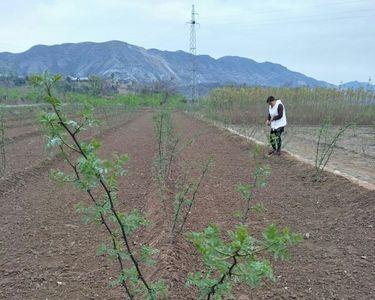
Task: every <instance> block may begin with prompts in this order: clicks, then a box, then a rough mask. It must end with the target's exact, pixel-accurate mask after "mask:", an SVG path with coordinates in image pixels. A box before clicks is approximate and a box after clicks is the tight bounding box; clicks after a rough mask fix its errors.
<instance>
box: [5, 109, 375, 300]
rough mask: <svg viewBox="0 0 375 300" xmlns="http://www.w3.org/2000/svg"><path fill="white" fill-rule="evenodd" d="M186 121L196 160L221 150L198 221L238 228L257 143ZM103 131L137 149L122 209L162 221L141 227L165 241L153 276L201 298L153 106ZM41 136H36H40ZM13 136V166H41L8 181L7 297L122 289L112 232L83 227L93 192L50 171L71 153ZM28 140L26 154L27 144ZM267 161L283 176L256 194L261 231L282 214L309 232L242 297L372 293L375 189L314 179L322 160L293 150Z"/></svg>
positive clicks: (95, 295)
mask: <svg viewBox="0 0 375 300" xmlns="http://www.w3.org/2000/svg"><path fill="white" fill-rule="evenodd" d="M174 121H175V124H176V127H177V130H178V132H179V134H180V135H181V136H182V137H183V138H184V139H186V140H189V139H191V138H193V137H194V142H193V144H192V145H191V146H190V147H188V148H186V150H184V152H183V156H184V158H185V159H186V160H187V161H189V160H191V161H203V160H205V159H207V158H208V157H211V156H212V157H213V160H214V165H213V167H212V169H211V171H210V172H209V174H208V176H207V178H206V180H205V181H204V183H203V186H202V189H201V190H200V191H199V193H198V196H197V199H196V205H195V206H194V207H193V210H192V213H191V217H190V219H189V220H188V224H187V228H188V230H202V229H203V228H205V227H206V226H207V225H208V224H210V223H217V224H219V225H220V226H221V227H222V228H223V229H230V228H231V227H232V226H233V225H234V224H235V222H236V220H235V217H234V211H235V210H236V208H238V206H239V205H241V201H242V200H241V197H240V195H239V194H238V193H237V192H236V184H238V183H241V182H246V181H248V180H249V177H250V176H251V175H250V174H251V171H252V170H253V168H254V162H253V161H252V156H251V154H250V149H251V147H252V145H251V144H250V143H249V142H247V141H246V140H244V139H242V138H240V137H236V136H234V135H232V134H230V133H228V132H223V131H221V130H219V129H217V128H216V127H214V126H209V125H207V124H205V123H203V122H200V121H197V120H195V119H192V118H191V117H189V116H187V115H184V114H180V113H176V114H174ZM98 130H99V129H98ZM97 134H99V136H100V139H102V140H103V148H102V149H101V153H102V155H103V156H110V155H112V154H114V153H128V154H129V157H130V161H129V164H128V166H127V169H128V171H129V172H128V176H126V177H124V178H123V179H122V181H121V182H120V193H119V198H120V199H123V201H122V202H120V203H119V204H120V205H121V208H122V209H123V210H129V209H132V208H135V207H136V208H138V209H140V210H142V211H143V212H145V213H146V214H147V215H149V217H150V219H151V220H152V221H153V225H152V226H151V227H150V228H148V229H147V230H145V231H143V232H140V233H139V237H140V239H141V240H142V242H145V243H148V244H150V245H152V246H154V247H156V248H158V249H160V250H161V251H160V254H159V257H158V259H157V260H158V264H157V265H156V266H155V267H154V268H150V269H149V270H146V271H147V272H146V273H147V276H148V277H152V276H158V277H163V278H165V280H166V281H167V283H168V285H169V295H168V298H170V299H195V298H196V291H195V290H194V289H186V288H185V287H184V285H185V281H186V277H187V274H188V272H191V271H196V270H197V269H199V267H200V266H201V264H202V262H201V261H200V257H199V255H198V254H197V253H196V252H195V250H194V248H193V246H192V245H191V244H190V243H189V242H188V241H186V240H185V238H183V237H181V238H179V239H178V241H177V243H176V244H175V246H174V248H173V249H171V248H170V247H169V244H168V243H167V242H166V237H165V234H164V233H163V232H164V231H163V230H164V228H163V225H162V218H163V216H162V215H161V203H160V200H159V199H158V191H157V187H156V185H155V183H154V179H153V176H152V172H151V170H152V165H153V160H154V156H155V153H156V141H155V138H154V132H153V123H152V113H151V112H149V111H145V112H143V113H140V114H133V115H131V116H130V117H129V118H128V119H126V120H122V121H120V122H119V123H117V126H114V127H113V128H112V129H107V130H102V132H97ZM34 139H35V142H34V146H30V145H31V144H30V143H31V141H32V140H34ZM290 143H291V142H290ZM11 146H12V147H14V148H12V150H11V151H10V153H11V154H10V155H11V156H10V158H9V159H10V160H11V161H14V162H13V165H12V164H11V169H12V170H19V171H20V170H22V169H24V168H25V167H26V164H29V163H30V162H28V161H27V160H26V157H28V158H29V159H30V160H31V161H33V162H34V163H36V167H34V168H33V172H32V173H30V174H29V173H27V172H25V173H24V174H22V172H18V171H17V172H16V173H17V174H18V176H19V177H20V180H21V181H22V184H17V185H14V186H13V187H12V188H10V186H9V182H8V184H7V182H6V181H4V180H1V181H2V182H1V184H0V205H1V207H2V211H3V218H1V219H0V237H1V238H0V243H1V247H0V249H1V250H0V275H1V276H0V277H1V279H0V298H4V299H41V298H42V299H46V298H48V299H121V297H122V295H123V291H122V290H121V288H109V287H108V281H109V280H110V278H112V279H113V277H115V276H116V274H117V273H116V272H117V270H116V268H115V266H113V265H112V264H110V263H108V261H107V260H106V259H105V258H103V257H101V256H99V257H97V256H95V252H96V248H97V246H98V244H99V243H100V242H101V241H102V240H103V239H104V236H105V235H104V232H99V233H98V231H97V230H95V228H93V227H92V226H88V225H83V224H82V223H81V218H80V216H79V215H78V214H76V213H75V212H74V208H73V206H74V204H75V203H76V202H77V201H81V200H82V198H83V197H86V196H85V195H82V194H81V193H79V192H77V191H74V190H73V189H72V188H71V187H70V186H61V185H57V184H56V183H55V182H53V181H52V180H50V179H49V169H50V168H51V167H54V168H61V169H64V168H65V166H64V163H63V162H62V161H61V159H59V158H57V157H54V156H53V157H51V158H50V162H49V163H48V164H47V165H43V162H44V161H45V158H46V157H47V155H46V153H45V151H44V150H43V149H44V146H43V141H42V139H41V137H38V138H35V137H34V138H28V139H19V140H17V141H16V142H15V143H13V144H12V145H11ZM25 149H28V150H25ZM17 150H18V151H19V152H20V154H19V155H20V156H17V155H16V154H15V153H16V152H17ZM25 151H27V152H25ZM29 152H30V153H29ZM21 156H23V157H24V159H23V160H22V159H21ZM264 160H266V161H267V162H268V163H269V164H270V166H271V177H270V178H269V180H268V181H269V186H268V187H267V189H265V190H263V191H262V192H258V193H256V200H257V201H259V202H262V203H263V204H264V206H265V207H266V209H267V211H266V212H265V213H263V214H260V215H257V214H254V215H252V216H251V218H250V220H249V222H248V223H249V224H248V225H249V227H250V229H251V231H252V232H253V233H254V234H255V235H257V233H259V232H261V231H262V230H263V229H264V227H265V226H266V225H268V224H270V223H275V224H277V225H280V226H289V227H290V228H291V229H292V230H293V231H296V232H300V233H301V234H303V235H304V236H305V237H306V238H305V240H304V241H303V242H302V243H301V244H300V245H299V246H297V247H294V248H292V249H291V252H292V261H291V262H277V263H275V273H276V274H275V275H276V277H277V278H278V281H277V282H276V284H274V285H273V284H270V283H265V284H264V285H263V287H261V288H260V289H257V290H249V289H248V288H246V287H243V286H240V287H238V288H237V289H236V290H235V294H236V296H237V297H241V299H253V298H257V299H272V298H278V299H290V298H298V299H302V298H303V299H317V298H319V299H322V298H325V299H327V298H328V299H330V298H340V299H341V298H353V299H369V298H372V297H373V296H374V294H375V288H374V286H373V281H374V278H373V275H372V274H374V273H375V267H374V266H375V257H374V253H373V245H374V227H373V226H374V224H373V220H372V217H373V215H374V213H375V208H374V205H373V193H372V192H371V191H368V190H366V189H364V188H361V187H359V186H357V185H355V184H352V183H350V182H349V181H348V180H346V179H344V178H341V177H337V176H334V175H332V174H328V173H326V174H324V176H325V180H324V181H323V182H321V183H314V182H312V180H311V178H312V175H313V173H314V172H313V168H312V167H309V166H307V165H305V164H303V163H300V162H297V161H295V160H293V159H292V158H291V157H289V156H288V155H283V156H281V157H271V158H267V157H265V158H264ZM10 175H12V174H10ZM15 208H16V209H15Z"/></svg>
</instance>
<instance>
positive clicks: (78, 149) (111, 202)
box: [32, 75, 165, 299]
mask: <svg viewBox="0 0 375 300" xmlns="http://www.w3.org/2000/svg"><path fill="white" fill-rule="evenodd" d="M59 79H60V77H59V76H54V77H50V76H48V75H45V76H34V77H32V81H33V83H34V84H35V85H38V86H41V87H42V88H43V89H44V92H45V97H44V100H45V101H46V102H47V103H48V104H49V105H50V106H51V108H52V112H45V113H44V114H43V115H42V117H41V122H42V124H43V125H44V126H45V128H46V129H47V130H48V142H47V145H48V146H49V147H51V148H57V149H59V151H60V154H61V156H62V157H63V158H64V159H65V161H66V162H67V164H68V165H69V166H70V168H71V173H64V172H62V171H60V170H55V171H53V175H54V177H55V178H56V179H57V180H59V181H61V182H68V183H71V184H73V185H74V186H75V187H76V188H78V189H80V190H82V191H84V192H85V193H86V194H87V196H88V200H89V203H91V204H89V203H87V204H85V203H83V202H79V203H77V205H76V209H77V211H78V212H80V213H82V214H83V216H84V221H85V223H92V224H94V225H96V226H102V227H104V228H105V229H106V231H107V233H108V242H105V243H103V244H101V245H100V246H99V248H98V254H99V255H107V256H108V257H109V258H110V260H112V261H117V262H118V266H119V276H118V278H117V280H115V281H113V282H112V284H113V285H121V286H123V288H124V291H125V294H126V296H127V297H128V298H130V299H134V298H135V297H140V298H143V299H145V298H147V299H157V298H158V297H159V295H163V294H164V293H165V287H164V283H163V282H162V281H156V280H148V279H146V277H145V276H144V273H143V271H142V265H152V264H154V260H153V258H152V257H153V256H154V255H155V253H157V250H156V249H153V248H151V247H150V246H147V245H141V246H140V248H139V249H138V248H137V249H134V248H133V247H132V243H131V241H130V238H132V237H134V233H135V232H136V231H137V230H138V229H140V228H141V227H144V226H146V225H147V224H148V223H149V221H148V220H147V219H146V218H145V217H144V216H143V215H142V214H141V213H139V212H138V211H136V210H133V211H130V212H127V213H123V212H120V211H119V210H118V203H117V202H118V178H119V177H120V176H124V175H125V174H126V172H125V169H124V168H123V166H124V164H125V163H126V162H127V160H128V156H127V155H116V156H115V157H114V158H113V160H103V159H100V158H99V155H98V150H99V148H100V142H99V141H98V140H96V139H92V140H91V141H89V142H83V141H82V140H81V137H80V134H81V133H82V132H83V131H84V130H85V128H86V127H90V126H94V125H95V124H96V121H95V120H93V118H92V110H91V109H89V108H87V107H86V108H85V109H84V110H82V112H81V113H79V115H80V118H79V119H78V120H72V119H69V118H67V116H66V115H64V113H63V112H62V110H61V105H62V103H61V101H60V100H59V99H58V98H56V97H55V96H54V95H53V93H52V89H53V86H54V85H55V84H56V82H58V81H59Z"/></svg>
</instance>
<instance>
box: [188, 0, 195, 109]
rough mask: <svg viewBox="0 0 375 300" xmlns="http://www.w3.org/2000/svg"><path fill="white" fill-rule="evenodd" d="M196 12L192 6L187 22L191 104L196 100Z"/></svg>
mask: <svg viewBox="0 0 375 300" xmlns="http://www.w3.org/2000/svg"><path fill="white" fill-rule="evenodd" d="M196 15H197V12H196V11H195V7H194V4H193V5H192V7H191V20H190V22H188V23H189V24H190V54H191V81H190V89H191V99H190V100H191V102H193V101H195V100H196V99H197V64H196V55H197V37H196V31H195V26H196V24H197V22H196V19H195V16H196Z"/></svg>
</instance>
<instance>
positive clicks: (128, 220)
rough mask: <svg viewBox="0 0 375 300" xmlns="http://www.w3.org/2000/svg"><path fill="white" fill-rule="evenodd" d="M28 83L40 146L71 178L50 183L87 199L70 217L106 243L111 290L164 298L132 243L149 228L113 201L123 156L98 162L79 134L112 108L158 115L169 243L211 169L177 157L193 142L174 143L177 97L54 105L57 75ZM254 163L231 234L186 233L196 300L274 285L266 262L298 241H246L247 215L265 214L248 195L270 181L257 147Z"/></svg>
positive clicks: (70, 99) (285, 235)
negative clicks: (42, 134) (99, 232)
mask: <svg viewBox="0 0 375 300" xmlns="http://www.w3.org/2000/svg"><path fill="white" fill-rule="evenodd" d="M30 80H31V82H32V83H33V84H34V85H35V86H38V87H39V88H40V91H42V93H43V94H42V95H43V100H44V101H45V103H46V104H47V107H46V109H45V111H44V113H43V114H42V115H41V123H42V124H43V126H44V128H45V129H46V131H47V133H48V137H47V147H49V148H55V149H57V150H58V152H59V154H60V155H61V157H63V158H64V160H65V161H66V163H67V166H69V167H70V171H64V172H63V171H61V170H53V171H52V175H53V177H54V178H55V179H56V180H58V181H60V182H62V183H68V184H72V185H73V186H75V187H76V188H77V189H79V190H81V191H82V192H83V193H85V194H86V196H87V201H82V202H78V203H77V204H76V211H77V212H79V213H81V214H82V215H83V221H84V222H85V223H90V224H93V225H95V226H96V228H103V229H104V230H105V232H106V233H107V240H105V241H103V243H102V244H101V245H99V247H98V249H97V254H98V255H105V256H106V257H108V258H109V260H110V261H111V262H116V263H117V266H118V276H117V279H115V280H114V281H112V282H111V285H113V286H116V285H120V286H122V287H123V290H124V295H125V297H126V298H129V299H159V298H163V297H165V296H166V293H167V290H166V285H165V283H164V282H163V281H162V280H159V278H150V277H148V276H147V275H146V272H147V271H145V270H148V269H149V267H150V266H153V265H155V263H156V261H155V255H156V254H157V253H158V250H157V249H154V248H152V247H150V246H148V245H146V244H142V243H141V242H140V241H137V238H138V231H139V230H145V229H146V228H147V226H149V224H150V221H149V220H148V219H147V218H146V217H145V216H144V215H143V214H142V213H140V212H139V211H137V210H130V209H129V211H121V210H120V207H121V203H122V202H121V201H120V200H122V201H123V200H124V199H119V198H118V194H119V193H118V192H119V186H118V182H119V179H120V177H121V176H125V175H126V170H125V169H124V165H125V164H126V163H127V161H128V156H127V155H126V154H125V155H115V156H114V157H113V159H102V158H100V156H99V149H100V147H101V143H100V141H98V140H97V139H95V138H92V139H89V140H87V138H84V136H83V133H84V132H85V130H86V129H89V128H91V127H94V126H98V125H100V122H98V121H97V120H95V119H94V118H93V114H94V113H99V114H101V113H102V114H103V115H104V117H105V118H107V117H108V116H107V114H111V119H112V114H113V112H114V111H115V112H116V111H117V110H119V108H121V109H127V110H131V109H133V108H134V109H136V108H139V107H142V106H146V107H152V108H157V109H156V112H155V114H154V129H155V135H156V138H157V139H156V140H157V149H158V150H157V154H156V158H155V165H154V166H155V174H156V181H157V184H158V186H159V189H160V196H161V199H162V202H163V205H164V213H165V214H166V218H165V222H167V223H166V224H167V225H168V226H166V227H165V230H167V231H168V232H167V234H170V235H171V236H172V242H173V240H174V239H173V237H176V236H177V235H180V236H182V235H181V234H182V233H184V229H185V225H186V221H187V219H188V218H189V216H190V214H191V212H192V207H193V205H194V203H195V201H196V195H197V192H198V190H199V189H200V187H201V185H202V182H203V180H204V178H205V176H206V174H207V173H208V171H209V169H210V168H211V167H212V162H211V159H209V160H208V161H207V162H204V163H192V162H191V161H189V160H186V158H184V157H183V155H181V153H182V152H183V150H184V149H185V148H186V147H188V146H189V145H191V144H192V143H193V141H194V138H193V139H192V140H189V141H187V142H185V143H181V138H180V137H179V136H178V134H177V131H176V129H175V128H174V123H173V118H172V112H173V110H174V109H176V108H184V107H185V106H184V105H185V104H184V102H183V101H182V98H181V97H178V96H175V95H172V94H169V93H168V94H167V93H166V92H163V91H160V92H158V93H157V94H153V95H151V94H143V95H111V96H107V97H102V96H98V95H96V96H94V95H93V94H90V95H88V94H78V93H72V92H69V93H65V95H64V101H61V100H60V99H59V97H58V96H55V94H54V93H53V90H54V87H55V86H56V85H57V83H58V82H59V80H60V77H59V76H53V77H52V76H50V75H48V74H44V75H43V76H33V77H31V78H30ZM107 107H108V108H109V109H108V110H107V109H106V108H107ZM253 157H254V160H255V169H254V171H253V172H252V173H251V175H252V177H253V179H252V180H250V182H249V183H241V184H238V185H237V190H238V192H239V193H240V194H241V196H242V198H243V200H244V201H245V205H242V204H239V206H240V210H241V216H240V221H239V222H238V224H237V225H236V226H234V229H233V230H230V231H228V232H227V236H226V237H223V236H222V234H221V230H220V228H219V227H218V226H216V225H210V226H208V227H207V228H206V229H205V230H203V232H191V233H189V234H187V236H188V239H189V240H190V241H191V242H192V243H193V244H194V246H195V247H196V249H197V251H198V252H199V253H200V254H201V255H202V259H203V262H204V270H202V271H201V272H197V273H195V274H190V275H189V277H188V280H187V286H196V287H197V288H198V289H199V297H200V298H202V299H222V298H223V297H229V298H231V297H233V292H232V287H233V286H234V285H236V284H240V283H245V284H248V285H250V286H252V287H253V286H257V285H259V284H261V282H262V281H263V279H269V280H271V281H274V280H275V278H274V276H273V271H272V265H271V262H270V260H269V258H268V256H270V255H273V257H274V259H286V258H288V257H289V253H288V247H289V246H291V245H295V244H297V243H298V242H299V241H300V240H301V237H300V236H299V235H297V234H294V233H291V232H290V231H289V229H288V228H284V229H281V230H280V229H278V228H277V227H276V226H275V225H270V226H268V227H267V228H266V230H265V231H264V232H263V237H262V238H261V239H258V238H255V237H254V236H253V235H251V234H250V232H249V229H248V227H247V225H246V223H247V221H248V217H249V213H250V211H251V210H253V211H255V212H259V211H263V210H264V207H263V206H262V204H259V203H257V204H253V200H254V191H255V189H258V188H264V187H265V186H266V178H267V177H268V176H269V174H270V169H269V166H268V165H266V164H263V163H262V159H261V151H260V148H259V147H257V146H256V147H255V148H254V151H253ZM194 165H197V166H199V168H197V167H194ZM134 245H136V246H134Z"/></svg>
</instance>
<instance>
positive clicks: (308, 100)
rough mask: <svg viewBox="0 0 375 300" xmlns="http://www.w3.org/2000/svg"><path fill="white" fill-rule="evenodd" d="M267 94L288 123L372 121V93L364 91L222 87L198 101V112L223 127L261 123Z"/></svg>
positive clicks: (373, 107)
mask: <svg viewBox="0 0 375 300" xmlns="http://www.w3.org/2000/svg"><path fill="white" fill-rule="evenodd" d="M270 95H274V96H275V97H277V98H280V99H282V100H283V101H284V103H285V105H286V110H287V117H288V122H289V123H290V124H299V125H300V124H302V125H320V124H321V123H322V122H323V120H324V119H325V118H326V117H330V118H331V119H332V124H335V125H344V124H347V123H356V124H358V125H371V124H374V122H375V117H374V116H375V105H374V104H375V94H374V93H373V92H369V91H365V90H355V91H354V90H346V91H340V90H337V89H325V88H315V89H310V88H263V87H223V88H218V89H215V90H213V91H212V92H211V93H210V94H209V95H208V97H207V98H206V99H204V100H203V101H201V104H202V106H201V112H202V113H203V114H204V115H205V116H206V117H208V118H210V119H214V120H218V121H221V122H225V123H227V124H259V123H262V124H263V123H264V120H265V117H266V115H267V109H266V99H267V97H268V96H270Z"/></svg>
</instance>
